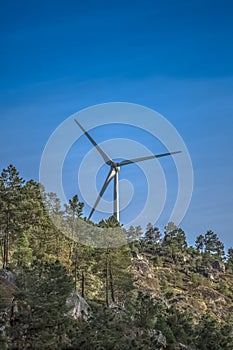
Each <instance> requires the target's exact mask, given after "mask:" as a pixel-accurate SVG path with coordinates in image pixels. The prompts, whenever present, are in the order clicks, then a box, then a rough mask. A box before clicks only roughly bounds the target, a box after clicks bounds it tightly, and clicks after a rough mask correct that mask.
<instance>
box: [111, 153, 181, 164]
mask: <svg viewBox="0 0 233 350" xmlns="http://www.w3.org/2000/svg"><path fill="white" fill-rule="evenodd" d="M176 153H181V151H176V152H169V153H162V154H154V155H152V156H147V157H141V158H134V159H126V160H123V161H122V162H120V163H118V164H117V165H118V166H123V165H127V164H131V163H138V162H143V161H144V160H148V159H153V158H160V157H166V156H170V155H172V154H176Z"/></svg>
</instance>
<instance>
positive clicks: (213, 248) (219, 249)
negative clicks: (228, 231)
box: [204, 230, 224, 259]
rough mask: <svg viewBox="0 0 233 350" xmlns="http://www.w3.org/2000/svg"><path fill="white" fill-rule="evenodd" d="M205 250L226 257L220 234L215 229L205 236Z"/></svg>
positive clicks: (220, 257)
mask: <svg viewBox="0 0 233 350" xmlns="http://www.w3.org/2000/svg"><path fill="white" fill-rule="evenodd" d="M204 243H205V251H206V252H207V253H209V254H214V255H215V256H216V257H218V258H219V259H223V257H224V245H223V243H222V242H220V240H219V238H218V236H217V234H216V233H214V232H213V231H211V230H209V231H207V232H206V234H205V236H204Z"/></svg>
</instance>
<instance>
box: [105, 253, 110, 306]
mask: <svg viewBox="0 0 233 350" xmlns="http://www.w3.org/2000/svg"><path fill="white" fill-rule="evenodd" d="M105 268H106V276H105V300H106V306H107V307H108V306H109V296H108V288H109V287H108V280H109V261H108V251H107V254H106V267H105Z"/></svg>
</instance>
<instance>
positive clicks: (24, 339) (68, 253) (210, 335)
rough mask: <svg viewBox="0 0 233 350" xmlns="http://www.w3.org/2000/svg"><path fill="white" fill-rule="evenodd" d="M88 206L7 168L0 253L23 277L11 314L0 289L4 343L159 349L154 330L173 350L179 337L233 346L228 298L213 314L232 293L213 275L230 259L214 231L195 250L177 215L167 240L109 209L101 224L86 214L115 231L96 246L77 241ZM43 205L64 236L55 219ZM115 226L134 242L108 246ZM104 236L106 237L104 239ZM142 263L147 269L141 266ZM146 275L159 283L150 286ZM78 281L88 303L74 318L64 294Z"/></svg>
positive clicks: (204, 348)
mask: <svg viewBox="0 0 233 350" xmlns="http://www.w3.org/2000/svg"><path fill="white" fill-rule="evenodd" d="M42 199H43V200H44V201H45V202H46V208H45V206H44V202H43V201H42ZM83 205H84V204H83V203H81V202H79V199H78V196H77V195H75V196H73V198H71V199H70V200H69V204H68V205H66V206H65V210H63V209H62V207H61V203H60V200H59V198H58V197H57V196H56V194H54V193H49V194H46V193H45V192H44V190H43V188H42V186H41V185H39V184H38V183H36V182H34V181H33V180H30V181H28V182H26V183H25V182H24V180H23V179H22V178H21V177H20V175H19V173H18V171H17V170H16V169H15V168H14V167H13V166H12V165H10V166H9V167H8V168H7V169H4V170H3V172H2V173H1V175H0V254H1V261H2V265H3V267H5V268H6V267H12V268H13V269H14V270H15V271H16V272H17V275H18V281H17V289H15V298H14V300H13V305H12V306H13V309H14V312H13V313H10V312H9V314H7V313H5V310H6V306H7V305H6V303H4V300H3V298H1V295H0V329H1V327H2V325H7V327H6V335H5V337H3V336H2V333H0V348H1V349H5V348H7V349H8V350H13V349H14V350H16V349H17V350H21V349H25V350H27V349H35V350H36V349H45V350H46V349H48V350H49V349H55V350H56V349H61V350H62V349H67V350H68V349H70V350H72V349H73V350H77V349H79V350H83V349H87V350H89V349H98V350H100V349H103V350H104V349H109V350H110V349H111V350H112V349H113V350H114V349H115V350H118V349H126V350H127V349H138V350H139V349H148V350H150V349H160V348H161V344H158V337H157V335H158V334H159V333H158V331H161V332H162V334H163V335H164V336H165V337H166V342H167V349H172V348H174V347H175V346H176V345H177V343H179V342H181V343H184V344H187V345H189V346H191V347H193V349H199V350H208V349H211V350H216V349H218V350H222V349H226V350H230V349H232V348H233V319H232V318H231V317H230V316H229V317H228V318H227V315H228V314H229V315H230V311H229V312H228V311H226V310H227V306H223V308H224V312H222V314H223V315H224V317H222V319H221V322H218V321H217V317H219V318H221V316H219V315H221V308H219V310H217V311H216V314H217V317H213V315H214V312H215V311H214V308H212V316H210V315H209V314H208V311H209V310H208V308H207V307H209V305H210V303H209V304H208V301H209V300H210V299H211V300H213V302H215V300H214V298H215V295H217V297H218V298H219V293H221V296H222V299H223V302H224V300H227V301H229V303H231V300H232V299H233V295H232V291H231V289H232V284H231V283H229V280H230V281H231V278H232V277H230V278H229V280H228V279H227V274H226V275H225V276H223V273H222V272H218V271H216V270H215V272H214V273H213V274H212V275H213V276H214V277H213V279H214V282H212V281H211V280H210V278H209V276H210V273H212V272H213V267H212V263H213V262H214V261H216V259H217V260H223V257H224V246H223V244H222V243H221V242H220V240H219V238H218V237H217V235H216V234H215V233H214V232H212V231H207V233H206V234H205V235H200V236H198V237H197V240H196V245H195V248H194V247H187V242H186V236H185V233H184V231H183V230H182V229H180V228H178V227H176V226H175V225H174V224H173V223H169V224H168V225H167V226H166V228H165V233H164V237H163V238H162V237H161V234H160V232H159V229H158V228H156V227H154V226H153V225H152V224H148V226H147V228H146V231H145V232H143V231H142V229H141V227H140V226H137V227H133V226H131V227H130V228H129V229H128V230H127V231H126V230H124V229H123V228H122V227H121V226H120V224H119V222H118V221H117V220H116V219H115V218H114V217H110V218H109V219H107V220H101V222H100V223H99V224H98V225H95V224H94V223H92V222H88V225H92V227H93V232H94V233H93V234H95V232H96V231H95V230H101V231H104V230H105V229H107V230H106V231H107V232H108V233H109V234H108V235H107V243H108V244H106V247H105V249H94V248H93V247H92V246H88V245H86V246H84V245H81V244H80V243H79V242H78V241H77V237H76V233H77V232H78V234H79V235H80V236H82V237H85V236H86V231H85V225H82V224H86V219H83V218H82V216H83ZM47 210H48V211H49V214H50V216H51V217H52V218H53V220H54V221H55V222H56V223H57V224H58V226H59V227H62V229H63V231H62V232H63V233H65V234H63V233H61V232H60V231H59V230H58V229H57V227H56V226H54V225H53V223H52V222H51V220H50V218H49V215H48V213H47ZM80 223H81V224H80ZM119 231H120V232H121V235H122V237H123V238H124V239H125V240H124V242H126V241H129V244H128V245H123V244H122V245H120V244H116V245H115V246H117V247H116V248H112V246H114V242H115V243H119V240H118V236H117V234H118V233H119ZM98 232H99V231H98ZM105 238H106V237H105V236H104V235H103V237H102V236H101V235H100V236H99V238H98V239H99V240H100V241H99V242H100V243H101V242H103V240H105ZM101 240H102V241H101ZM132 252H133V253H134V254H132ZM137 254H138V255H139V256H137ZM140 259H142V260H140ZM135 261H136V262H137V263H138V265H137V264H136V265H135V266H134V262H135ZM137 266H138V269H139V270H140V269H141V268H142V270H141V271H136V272H135V270H136V269H137ZM132 267H133V269H134V270H133V271H134V274H133V273H132ZM226 268H227V272H228V275H229V273H230V274H231V273H232V272H233V248H230V249H229V251H228V259H227V262H226ZM215 277H216V280H215ZM148 281H151V282H152V283H151V285H152V286H153V287H152V288H154V286H155V290H152V288H150V289H149V288H148V290H147V286H149V285H150V284H149V283H147V282H148ZM155 281H156V283H154V285H153V282H155ZM74 289H76V290H77V291H78V292H79V293H80V294H81V295H82V296H83V297H85V298H86V299H87V300H88V301H89V303H90V304H91V305H92V308H93V313H92V318H91V319H90V320H89V321H88V322H86V321H84V320H82V319H79V320H74V319H71V317H70V316H69V307H68V304H67V299H68V297H69V296H70V294H71V292H72V291H73V290H74ZM189 293H190V294H191V295H192V298H191V299H190V300H192V302H193V303H194V304H195V302H196V304H195V305H197V306H198V305H199V307H200V306H201V307H202V306H203V305H204V307H202V308H203V310H200V313H199V314H197V312H196V310H195V308H194V307H193V305H191V304H190V305H189V304H188V303H189ZM202 293H203V294H202ZM0 294H1V291H0ZM204 294H206V299H205V302H204ZM184 295H185V297H184ZM155 296H156V297H155ZM182 298H183V299H182ZM224 298H226V299H224ZM182 300H183V304H182ZM94 301H95V302H94ZM180 301H181V302H180ZM219 302H221V298H219ZM189 306H190V307H189ZM188 310H190V311H188ZM192 310H193V312H191V311H192ZM229 310H230V308H229ZM205 312H206V314H204V313H205ZM3 314H4V315H5V316H3ZM4 317H5V318H4ZM226 318H227V319H226Z"/></svg>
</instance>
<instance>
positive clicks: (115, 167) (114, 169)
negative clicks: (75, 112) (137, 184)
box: [75, 119, 181, 221]
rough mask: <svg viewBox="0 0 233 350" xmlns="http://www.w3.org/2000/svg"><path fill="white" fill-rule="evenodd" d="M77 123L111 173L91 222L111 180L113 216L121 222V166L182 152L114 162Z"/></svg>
mask: <svg viewBox="0 0 233 350" xmlns="http://www.w3.org/2000/svg"><path fill="white" fill-rule="evenodd" d="M75 122H76V123H77V125H78V126H79V127H80V129H81V130H82V131H83V133H84V134H85V135H86V137H87V138H88V139H89V140H90V141H91V143H92V144H93V145H94V147H95V148H96V149H97V151H98V152H99V153H100V155H101V156H102V158H103V159H104V161H105V164H107V165H109V166H110V170H109V173H108V175H107V177H106V180H105V182H104V184H103V187H102V189H101V191H100V193H99V195H98V197H97V199H96V201H95V204H94V206H93V208H92V210H91V212H90V214H89V216H88V219H89V220H90V218H91V216H92V214H93V213H94V211H95V209H96V207H97V205H98V203H99V201H100V199H101V197H102V196H103V194H104V192H105V190H106V189H107V187H108V185H109V184H110V182H111V180H112V179H114V190H113V198H114V202H113V215H114V216H115V218H116V219H117V221H119V184H118V173H119V171H120V167H121V166H125V165H128V164H132V163H138V162H142V161H145V160H149V159H154V158H160V157H166V156H170V155H172V154H176V153H180V152H181V151H176V152H169V153H162V154H155V155H151V156H147V157H140V158H134V159H126V160H123V161H121V162H114V161H113V160H112V159H111V158H109V156H108V155H107V154H106V153H105V152H104V151H103V150H102V149H101V148H100V146H99V145H97V143H96V142H95V140H93V138H92V137H91V135H90V134H89V133H88V132H87V131H86V130H85V129H84V128H83V126H82V125H81V124H80V123H79V122H78V121H77V120H76V119H75Z"/></svg>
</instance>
